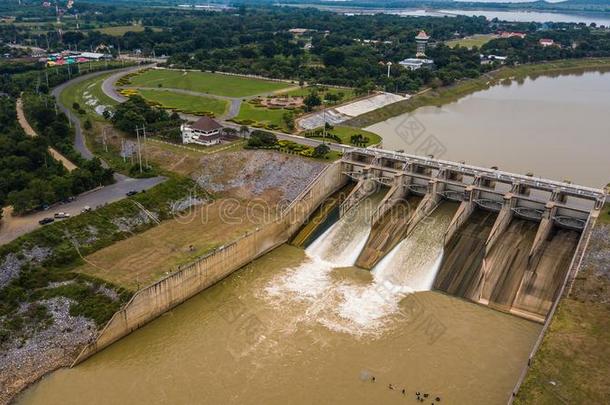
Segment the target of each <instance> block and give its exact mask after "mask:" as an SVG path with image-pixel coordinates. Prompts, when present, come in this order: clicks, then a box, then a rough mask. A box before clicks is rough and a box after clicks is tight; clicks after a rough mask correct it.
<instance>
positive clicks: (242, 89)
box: [131, 69, 292, 97]
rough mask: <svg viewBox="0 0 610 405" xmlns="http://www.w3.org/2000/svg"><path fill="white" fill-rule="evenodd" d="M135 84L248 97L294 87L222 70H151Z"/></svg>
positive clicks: (135, 79)
mask: <svg viewBox="0 0 610 405" xmlns="http://www.w3.org/2000/svg"><path fill="white" fill-rule="evenodd" d="M131 84H132V85H134V86H140V87H155V86H158V85H159V84H160V85H162V86H163V87H167V88H175V89H185V90H192V91H196V92H200V93H209V94H216V95H219V96H226V97H247V96H253V95H255V94H260V93H268V92H274V91H278V90H282V89H286V88H289V87H292V85H291V84H290V83H284V82H273V81H268V80H261V79H251V78H246V77H240V76H228V75H223V74H220V73H207V72H183V71H179V70H161V69H151V70H147V71H146V72H143V73H142V74H139V75H136V76H134V77H132V78H131Z"/></svg>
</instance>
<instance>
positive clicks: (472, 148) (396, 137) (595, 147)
mask: <svg viewBox="0 0 610 405" xmlns="http://www.w3.org/2000/svg"><path fill="white" fill-rule="evenodd" d="M609 111H610V73H599V72H587V73H582V74H577V75H576V74H574V75H561V76H556V77H549V76H543V77H538V78H535V79H526V80H524V81H521V82H512V83H511V84H509V85H497V86H494V87H491V88H489V89H488V90H484V91H479V92H476V93H474V94H471V95H469V96H466V97H464V98H462V99H460V100H459V101H457V102H454V103H451V104H447V105H444V106H442V107H422V108H418V109H417V110H415V111H414V112H413V113H412V114H404V115H401V116H398V117H394V118H391V119H389V120H387V121H384V122H381V123H378V124H375V125H373V126H371V127H368V128H367V129H368V130H370V131H373V132H376V133H378V134H380V135H381V136H382V137H383V146H384V148H386V149H391V150H398V149H403V150H405V151H406V152H410V153H416V154H423V155H425V154H428V153H433V154H434V155H435V156H436V157H438V158H444V159H448V160H454V161H460V160H465V161H466V162H467V163H470V164H475V165H480V166H484V167H491V166H498V167H499V168H500V169H502V170H506V171H511V172H515V173H522V174H525V173H528V172H532V173H534V175H536V176H540V177H546V178H550V179H555V180H564V179H568V180H572V181H573V182H574V183H579V184H582V185H587V186H593V187H602V186H605V185H606V184H607V183H608V182H609V181H610V159H608V151H609V150H610V125H609V121H608V112H609ZM414 123H415V124H416V125H414Z"/></svg>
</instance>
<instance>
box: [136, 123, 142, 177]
mask: <svg viewBox="0 0 610 405" xmlns="http://www.w3.org/2000/svg"><path fill="white" fill-rule="evenodd" d="M136 138H137V140H138V150H137V153H138V164H139V165H140V173H142V146H141V145H140V128H138V127H136Z"/></svg>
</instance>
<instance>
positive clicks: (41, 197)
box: [0, 97, 113, 214]
mask: <svg viewBox="0 0 610 405" xmlns="http://www.w3.org/2000/svg"><path fill="white" fill-rule="evenodd" d="M28 109H29V111H27V112H28V115H29V119H30V120H31V121H32V124H33V125H34V127H36V128H40V129H42V131H39V132H40V135H41V136H39V137H36V138H29V137H27V136H26V135H25V133H24V132H23V130H22V129H21V127H20V126H19V124H18V122H17V116H16V112H15V111H16V110H15V102H14V100H12V99H11V98H9V97H0V134H2V136H0V206H5V205H12V206H13V209H14V212H15V213H18V214H20V213H24V212H28V211H31V210H35V209H40V208H42V207H43V206H45V205H49V204H52V203H55V202H57V201H61V200H64V199H67V198H68V197H70V196H74V195H77V194H79V193H82V192H84V191H86V190H89V189H91V188H94V187H96V186H99V185H103V184H109V183H111V182H112V181H113V178H112V170H109V169H104V168H103V167H102V166H101V163H100V161H99V160H98V159H93V160H84V159H82V158H80V157H79V156H78V155H77V154H76V153H75V152H74V151H73V148H72V130H71V129H70V128H69V126H68V121H67V118H66V117H65V116H64V115H63V114H60V115H56V114H55V111H54V110H53V109H52V108H49V107H46V106H45V105H44V103H42V102H40V103H36V102H31V103H28ZM49 145H53V146H55V147H57V149H59V150H61V151H62V152H63V153H65V154H66V155H67V156H69V158H70V159H71V160H72V161H73V162H75V163H77V165H78V166H79V167H78V168H77V169H76V170H74V171H72V172H68V171H67V170H66V169H65V168H64V167H63V166H62V165H61V164H60V163H59V162H57V161H56V160H54V159H53V158H52V157H51V155H50V154H49V152H48V150H47V149H48V146H49Z"/></svg>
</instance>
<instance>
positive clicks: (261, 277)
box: [17, 194, 541, 405]
mask: <svg viewBox="0 0 610 405" xmlns="http://www.w3.org/2000/svg"><path fill="white" fill-rule="evenodd" d="M380 197H381V195H380V194H375V195H373V196H372V197H370V198H368V199H367V200H365V201H364V202H363V203H361V204H360V205H358V206H357V207H356V208H353V209H352V210H351V211H349V212H348V213H347V214H346V215H345V216H344V217H343V218H342V219H341V220H339V221H338V222H336V223H335V224H334V225H332V226H331V227H330V228H329V229H328V230H327V231H326V232H325V233H324V234H322V235H321V236H320V237H319V238H318V239H317V240H316V241H314V243H312V244H311V245H310V246H309V247H308V248H307V249H306V250H302V249H299V248H296V247H293V246H288V245H284V246H281V247H279V248H277V249H275V250H274V251H272V252H271V253H268V254H267V255H265V256H263V257H262V258H260V259H258V260H256V261H254V262H253V263H251V264H250V265H248V266H246V267H245V268H243V269H241V270H239V271H238V272H236V273H234V274H233V275H231V276H229V277H227V278H226V279H224V280H223V281H221V282H220V283H218V284H216V285H214V286H213V287H211V288H209V289H208V290H206V291H204V292H202V293H201V294H199V295H197V296H196V297H194V298H192V299H191V300H189V301H187V302H186V303H184V304H182V305H180V306H178V307H177V308H175V309H174V310H172V311H170V312H168V313H166V314H165V315H163V316H162V317H160V318H159V319H157V320H155V321H153V322H151V323H150V324H148V325H147V326H145V327H143V328H142V329H139V330H137V331H136V332H134V333H132V334H131V335H129V336H127V337H126V338H124V339H122V340H120V341H119V342H117V343H115V344H114V345H112V346H111V347H109V348H107V349H106V350H104V351H102V352H101V353H99V354H97V355H95V356H93V357H92V358H90V359H89V360H87V361H86V362H84V363H83V364H81V365H79V366H77V367H76V368H73V369H62V370H59V371H57V372H54V373H52V374H51V375H49V376H48V377H46V378H44V379H43V380H42V381H40V382H39V383H37V384H35V385H34V386H32V387H31V388H29V389H28V390H27V391H25V392H24V393H23V395H21V397H20V398H19V399H18V401H17V402H18V403H19V404H45V405H52V404H62V405H66V404H82V403H87V404H109V403H111V404H112V403H126V402H128V403H132V404H152V403H154V404H176V403H180V404H195V403H210V404H287V403H290V404H312V403H322V404H329V403H336V404H370V403H383V404H389V403H399V402H404V401H405V400H406V399H408V400H409V401H411V402H414V401H416V395H415V394H416V392H420V393H422V394H424V393H425V394H428V401H427V403H430V401H435V399H436V397H439V399H440V400H441V401H443V402H441V403H453V404H461V403H468V404H486V405H489V404H503V403H506V400H507V399H508V398H509V396H510V393H511V390H512V388H513V386H514V384H515V382H516V380H517V378H518V376H519V373H520V372H521V370H522V368H523V366H524V365H525V363H526V361H527V357H528V354H529V351H530V350H531V348H532V345H533V342H534V340H535V339H536V337H537V335H538V333H540V329H541V325H539V324H536V323H532V322H529V321H527V320H524V319H520V318H517V317H514V316H511V315H507V314H504V313H500V312H497V311H494V310H490V309H488V308H486V307H483V306H480V305H476V304H473V303H470V302H467V301H464V300H461V299H459V298H455V297H451V296H449V295H445V294H443V293H440V292H434V291H429V289H430V287H431V285H432V280H433V279H434V275H435V274H436V271H437V270H438V267H439V261H440V257H441V255H442V246H441V245H442V234H443V233H444V231H445V230H446V228H447V226H448V224H449V220H450V218H451V217H452V215H453V213H454V212H455V208H456V206H455V204H450V203H447V204H442V205H441V207H440V208H439V209H438V210H437V211H435V212H434V213H433V214H432V216H431V217H430V218H428V219H427V220H425V221H422V222H421V223H420V225H418V226H417V227H416V229H415V230H414V232H413V234H412V238H410V239H407V241H406V242H403V243H401V244H399V245H398V246H397V247H396V248H395V250H394V251H393V252H392V254H391V255H390V256H388V258H387V260H383V261H382V262H380V263H379V265H378V266H377V267H376V268H375V269H373V271H372V272H369V271H366V270H362V269H359V268H356V267H353V266H352V264H353V262H354V261H355V260H356V258H357V256H358V255H357V253H358V249H361V248H362V245H363V244H364V242H365V240H366V237H367V234H368V232H369V229H370V228H369V225H368V223H367V221H366V220H365V219H366V218H367V217H368V214H370V212H372V210H373V209H374V207H375V205H376V204H377V203H378V202H379V200H380ZM346 235H353V236H354V237H353V238H349V237H346ZM415 242H416V243H415ZM373 377H374V381H373ZM390 384H391V385H392V386H393V387H394V388H395V389H390V388H389V385H390ZM402 389H405V394H402Z"/></svg>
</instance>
